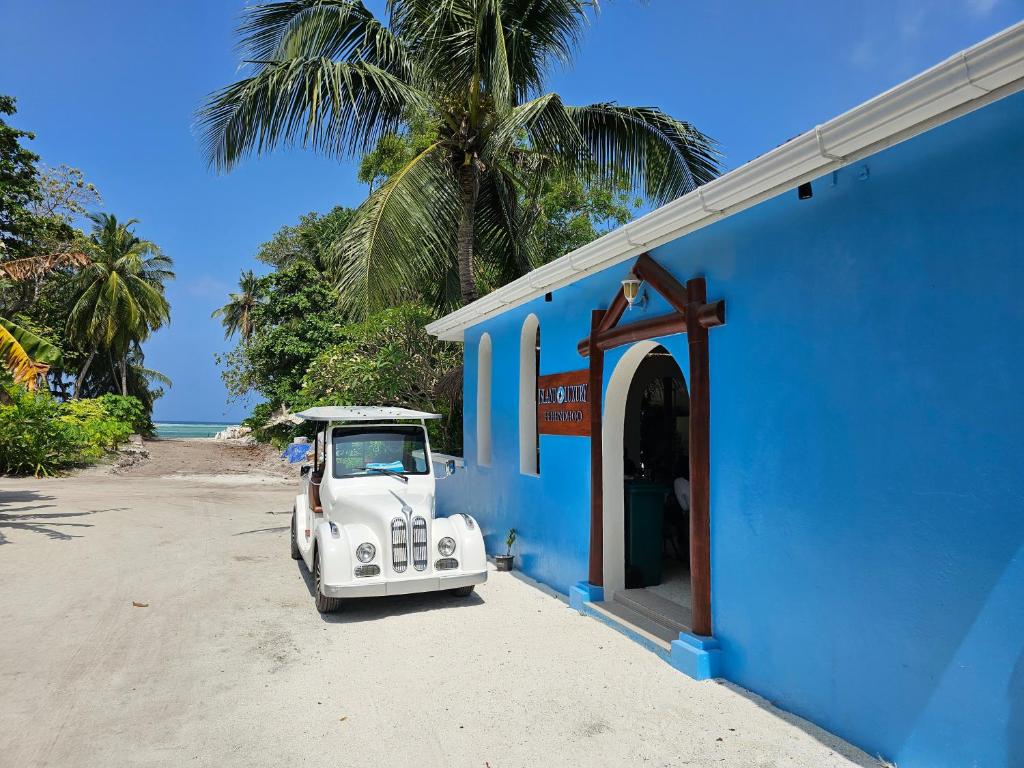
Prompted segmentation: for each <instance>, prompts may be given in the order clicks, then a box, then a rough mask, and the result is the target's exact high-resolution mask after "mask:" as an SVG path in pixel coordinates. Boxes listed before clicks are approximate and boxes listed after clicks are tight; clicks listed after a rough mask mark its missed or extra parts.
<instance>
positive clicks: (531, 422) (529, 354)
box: [519, 314, 540, 475]
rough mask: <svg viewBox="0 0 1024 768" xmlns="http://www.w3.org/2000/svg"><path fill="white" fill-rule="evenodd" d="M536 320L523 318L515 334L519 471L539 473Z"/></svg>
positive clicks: (538, 326)
mask: <svg viewBox="0 0 1024 768" xmlns="http://www.w3.org/2000/svg"><path fill="white" fill-rule="evenodd" d="M539 329H540V320H538V319H537V316H536V315H534V314H530V315H527V317H526V319H525V320H524V321H523V330H522V332H521V333H520V334H519V471H520V472H522V473H523V474H524V475H537V474H540V466H538V462H539V459H538V456H537V454H538V451H537V332H538V330H539Z"/></svg>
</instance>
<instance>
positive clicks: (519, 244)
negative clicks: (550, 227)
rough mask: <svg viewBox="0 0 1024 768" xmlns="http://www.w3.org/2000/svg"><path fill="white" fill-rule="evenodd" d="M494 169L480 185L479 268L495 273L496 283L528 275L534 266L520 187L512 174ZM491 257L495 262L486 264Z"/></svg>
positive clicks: (477, 235) (478, 216)
mask: <svg viewBox="0 0 1024 768" xmlns="http://www.w3.org/2000/svg"><path fill="white" fill-rule="evenodd" d="M494 170H495V169H492V173H488V174H486V175H485V176H484V177H483V178H482V180H481V184H480V196H479V197H478V199H477V207H476V222H475V224H476V227H475V231H476V242H477V244H478V246H479V248H478V249H477V254H478V255H479V259H478V262H479V267H480V268H481V269H484V270H487V271H489V272H491V273H492V277H493V278H494V280H492V282H494V283H496V285H504V284H505V283H508V282H510V281H512V280H515V279H516V278H517V277H520V276H522V275H525V274H526V273H527V272H529V271H530V268H531V265H530V257H529V250H528V248H527V247H526V242H527V237H526V231H525V229H524V227H523V226H522V224H523V222H522V217H521V214H520V210H519V196H518V194H517V190H516V186H515V184H514V183H513V181H512V179H511V178H510V177H509V176H508V175H506V174H502V173H495V172H493V171H494ZM488 257H491V258H490V260H491V261H493V263H486V261H487V260H488ZM494 257H498V258H494ZM495 287H496V286H495Z"/></svg>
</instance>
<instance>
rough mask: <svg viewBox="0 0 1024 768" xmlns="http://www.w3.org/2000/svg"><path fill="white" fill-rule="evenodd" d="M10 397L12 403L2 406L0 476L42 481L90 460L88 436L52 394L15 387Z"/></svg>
mask: <svg viewBox="0 0 1024 768" xmlns="http://www.w3.org/2000/svg"><path fill="white" fill-rule="evenodd" d="M8 395H9V397H10V399H11V403H10V404H9V405H0V472H4V473H9V474H16V475H35V476H36V477H39V476H41V475H42V476H45V475H52V474H55V473H58V472H61V471H63V470H66V469H68V468H70V467H73V466H76V465H78V464H81V463H83V462H85V461H86V460H87V454H88V452H89V449H90V445H89V442H88V440H87V438H86V436H85V435H84V434H83V433H82V431H81V430H80V429H79V428H78V427H77V425H75V424H74V423H70V422H68V421H66V420H65V419H63V418H62V416H63V409H62V408H61V406H60V404H59V403H57V402H56V401H55V400H54V399H53V398H52V397H50V395H49V394H46V393H39V392H37V393H32V392H29V391H27V390H25V389H23V388H21V387H12V388H10V389H9V390H8Z"/></svg>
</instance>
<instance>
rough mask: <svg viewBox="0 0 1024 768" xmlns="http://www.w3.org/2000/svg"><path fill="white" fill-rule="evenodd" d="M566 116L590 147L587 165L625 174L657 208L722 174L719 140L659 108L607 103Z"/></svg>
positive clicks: (576, 109) (572, 109)
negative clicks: (716, 143) (716, 140)
mask: <svg viewBox="0 0 1024 768" xmlns="http://www.w3.org/2000/svg"><path fill="white" fill-rule="evenodd" d="M567 112H568V114H569V116H570V117H571V118H572V120H573V121H574V122H575V123H576V125H577V126H578V128H579V131H580V133H581V134H582V135H583V138H584V140H585V141H586V143H587V147H588V149H589V155H588V157H587V161H588V166H589V167H590V168H593V169H594V170H595V171H596V173H597V174H599V175H601V176H604V177H605V178H610V177H613V176H615V175H616V174H625V175H626V177H627V178H628V179H629V181H630V183H631V184H632V186H633V188H634V189H635V190H637V191H639V192H640V193H641V194H643V195H644V196H646V197H648V198H649V199H651V200H653V201H654V202H656V203H658V204H662V203H666V202H668V201H669V200H673V199H675V198H677V197H680V196H681V195H684V194H686V193H687V192H690V191H692V190H694V189H696V188H697V187H698V186H700V185H701V184H706V183H707V182H709V181H711V180H712V179H714V178H715V177H717V176H718V174H719V160H720V154H719V152H718V150H717V149H716V145H715V142H714V140H713V139H710V138H708V137H707V136H705V135H704V134H703V133H701V132H700V131H698V130H697V129H696V128H694V127H693V126H692V125H690V124H689V123H686V122H683V121H681V120H676V119H675V118H673V117H670V116H668V115H666V114H665V113H664V112H662V111H661V110H660V109H656V108H654V107H623V106H619V105H618V104H611V103H604V104H591V105H589V106H586V107H568V108H567Z"/></svg>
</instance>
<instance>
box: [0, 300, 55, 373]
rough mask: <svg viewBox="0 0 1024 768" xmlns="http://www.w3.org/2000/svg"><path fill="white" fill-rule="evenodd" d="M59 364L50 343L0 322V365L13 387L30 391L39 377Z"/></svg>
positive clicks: (8, 322) (15, 325)
mask: <svg viewBox="0 0 1024 768" xmlns="http://www.w3.org/2000/svg"><path fill="white" fill-rule="evenodd" d="M60 360H61V354H60V350H59V349H57V348H56V347H55V346H53V345H52V344H50V342H48V341H46V340H45V339H43V338H41V337H39V336H37V335H36V334H34V333H32V332H31V331H29V330H27V329H25V328H22V327H21V326H20V325H18V324H17V323H15V322H12V321H10V320H6V319H4V318H0V361H2V364H3V366H4V367H5V368H6V369H7V371H8V372H9V373H10V374H11V376H12V377H13V379H14V382H15V383H16V384H21V385H22V386H24V387H26V388H27V389H29V390H34V389H35V388H36V384H37V382H38V381H39V379H40V377H41V376H44V375H45V374H46V372H47V371H48V370H50V366H51V365H57V364H59V363H60Z"/></svg>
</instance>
